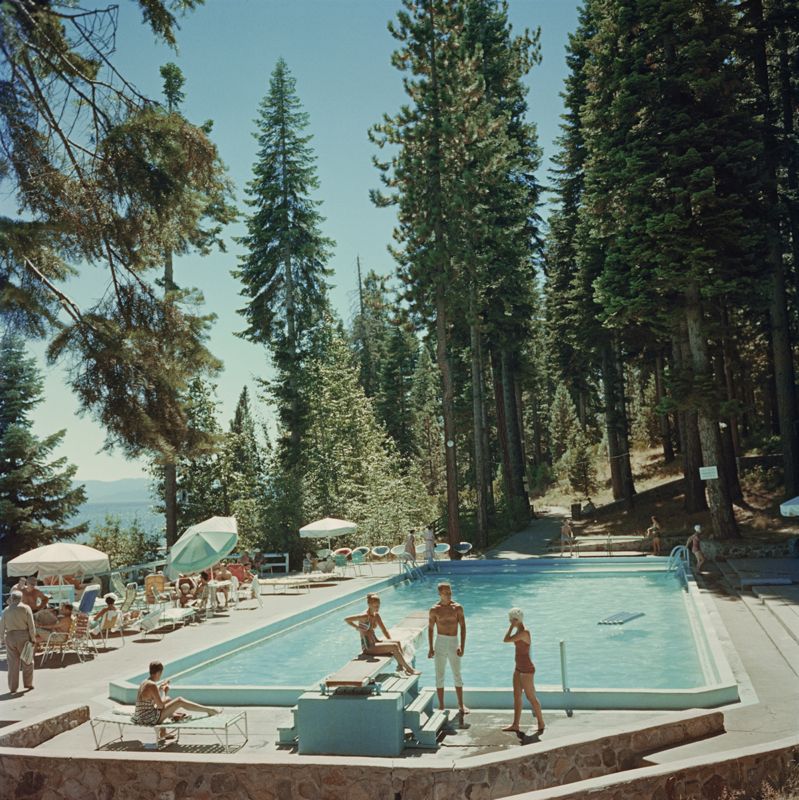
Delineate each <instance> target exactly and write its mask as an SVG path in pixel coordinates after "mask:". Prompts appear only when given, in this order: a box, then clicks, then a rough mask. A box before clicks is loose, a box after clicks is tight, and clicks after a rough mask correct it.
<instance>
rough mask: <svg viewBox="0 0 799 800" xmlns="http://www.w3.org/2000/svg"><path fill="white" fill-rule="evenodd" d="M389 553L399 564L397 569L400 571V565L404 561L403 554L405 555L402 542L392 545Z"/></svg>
mask: <svg viewBox="0 0 799 800" xmlns="http://www.w3.org/2000/svg"><path fill="white" fill-rule="evenodd" d="M391 555H392V556H394V558H395V559H396V560H397V565H398V566H399V571H400V572H402V565H403V563H404V556H405V545H404V544H396V545H394V547H392V548H391Z"/></svg>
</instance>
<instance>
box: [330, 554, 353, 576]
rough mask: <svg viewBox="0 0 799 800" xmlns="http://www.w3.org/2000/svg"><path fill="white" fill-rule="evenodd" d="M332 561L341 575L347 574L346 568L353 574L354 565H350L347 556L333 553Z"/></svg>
mask: <svg viewBox="0 0 799 800" xmlns="http://www.w3.org/2000/svg"><path fill="white" fill-rule="evenodd" d="M333 561H334V562H335V564H336V569H338V570H341V573H340V574H341V576H342V577H344V576H345V575H346V574H347V570H348V569H351V570H352V574H353V575H355V567H354V566H353V565H352V562H351V561H350V560H349V559H348V558H347V556H344V555H340V554H338V553H335V554H334V555H333Z"/></svg>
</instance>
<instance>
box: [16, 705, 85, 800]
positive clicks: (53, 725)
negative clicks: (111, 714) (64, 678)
mask: <svg viewBox="0 0 799 800" xmlns="http://www.w3.org/2000/svg"><path fill="white" fill-rule="evenodd" d="M88 721H89V706H69V707H65V708H64V709H62V710H56V711H55V712H53V711H51V712H50V713H48V714H42V715H41V716H38V717H35V718H32V719H27V720H24V721H22V722H15V723H14V724H13V725H9V726H8V727H7V728H4V729H3V732H2V734H0V747H28V748H30V747H37V746H38V745H40V744H41V743H42V742H46V741H47V740H48V739H52V738H53V737H54V736H58V734H59V733H64V731H69V730H72V729H73V728H76V727H77V726H78V725H83V723H84V722H88ZM2 797H3V795H2V791H1V790H0V800H1V799H2Z"/></svg>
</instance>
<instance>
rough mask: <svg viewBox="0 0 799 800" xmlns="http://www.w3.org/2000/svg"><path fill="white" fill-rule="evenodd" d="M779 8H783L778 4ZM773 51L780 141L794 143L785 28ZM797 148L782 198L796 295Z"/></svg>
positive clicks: (789, 151) (790, 153) (789, 156)
mask: <svg viewBox="0 0 799 800" xmlns="http://www.w3.org/2000/svg"><path fill="white" fill-rule="evenodd" d="M780 7H784V4H783V3H780ZM776 49H777V53H778V62H779V82H780V106H781V110H782V111H781V116H782V138H783V141H784V142H793V141H794V139H793V137H794V104H795V99H794V91H793V87H792V85H791V81H792V76H791V66H790V62H789V55H788V36H787V31H786V26H780V27H779V28H778V30H777V39H776ZM796 150H797V148H796V147H795V146H794V147H786V148H785V153H786V163H785V180H786V184H787V190H788V191H787V198H785V199H784V202H785V206H786V208H787V210H788V234H789V236H790V244H791V263H792V264H793V279H794V283H795V291H796V293H797V295H799V195H798V194H797V192H798V191H799V163H798V162H799V155H797V152H796Z"/></svg>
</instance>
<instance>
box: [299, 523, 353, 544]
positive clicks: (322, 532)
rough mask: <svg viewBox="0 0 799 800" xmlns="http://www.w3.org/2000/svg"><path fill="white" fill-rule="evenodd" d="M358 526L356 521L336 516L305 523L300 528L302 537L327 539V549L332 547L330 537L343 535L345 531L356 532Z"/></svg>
mask: <svg viewBox="0 0 799 800" xmlns="http://www.w3.org/2000/svg"><path fill="white" fill-rule="evenodd" d="M357 529H358V526H357V525H356V524H355V523H354V522H348V521H347V520H346V519H336V518H335V517H325V518H324V519H318V520H316V522H311V523H309V524H308V525H303V527H302V528H300V538H301V539H327V549H328V550H329V549H330V539H331V538H332V537H333V536H341V535H342V534H344V533H355V531H356V530H357Z"/></svg>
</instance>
